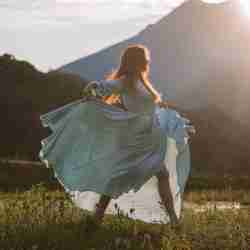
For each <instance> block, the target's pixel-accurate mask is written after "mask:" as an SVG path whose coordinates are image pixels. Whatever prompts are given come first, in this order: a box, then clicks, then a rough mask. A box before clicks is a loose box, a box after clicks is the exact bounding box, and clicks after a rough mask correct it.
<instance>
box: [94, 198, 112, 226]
mask: <svg viewBox="0 0 250 250" xmlns="http://www.w3.org/2000/svg"><path fill="white" fill-rule="evenodd" d="M110 200H111V197H109V196H107V195H104V194H103V195H102V196H101V197H100V200H99V202H98V203H97V204H96V210H95V217H96V219H97V221H98V222H100V223H101V222H102V220H103V217H104V213H105V210H106V208H107V207H108V205H109V202H110Z"/></svg>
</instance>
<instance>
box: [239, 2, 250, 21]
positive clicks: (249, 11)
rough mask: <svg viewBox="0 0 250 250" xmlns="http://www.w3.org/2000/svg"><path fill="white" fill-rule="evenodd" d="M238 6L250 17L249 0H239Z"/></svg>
mask: <svg viewBox="0 0 250 250" xmlns="http://www.w3.org/2000/svg"><path fill="white" fill-rule="evenodd" d="M240 4H241V7H242V10H243V12H244V13H245V14H246V15H247V16H249V17H250V1H249V0H240Z"/></svg>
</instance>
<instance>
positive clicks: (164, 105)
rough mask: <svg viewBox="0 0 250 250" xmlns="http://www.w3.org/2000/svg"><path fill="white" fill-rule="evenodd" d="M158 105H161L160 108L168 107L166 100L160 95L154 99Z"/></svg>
mask: <svg viewBox="0 0 250 250" xmlns="http://www.w3.org/2000/svg"><path fill="white" fill-rule="evenodd" d="M154 102H155V104H156V105H159V107H160V108H168V104H167V102H166V101H163V100H162V98H161V96H160V95H157V96H156V97H155V99H154Z"/></svg>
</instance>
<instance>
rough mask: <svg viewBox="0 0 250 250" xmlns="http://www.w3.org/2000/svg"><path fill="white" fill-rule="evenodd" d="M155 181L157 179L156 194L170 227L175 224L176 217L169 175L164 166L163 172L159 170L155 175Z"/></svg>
mask: <svg viewBox="0 0 250 250" xmlns="http://www.w3.org/2000/svg"><path fill="white" fill-rule="evenodd" d="M162 164H164V163H162ZM157 179H158V192H159V195H160V197H161V200H162V203H163V205H164V208H165V209H166V211H167V213H168V214H169V217H170V223H171V224H172V225H174V224H177V223H178V217H177V215H176V213H175V209H174V200H173V196H172V193H171V189H170V183H169V173H168V171H167V170H166V168H165V166H164V168H163V170H161V171H160V172H159V173H158V174H157Z"/></svg>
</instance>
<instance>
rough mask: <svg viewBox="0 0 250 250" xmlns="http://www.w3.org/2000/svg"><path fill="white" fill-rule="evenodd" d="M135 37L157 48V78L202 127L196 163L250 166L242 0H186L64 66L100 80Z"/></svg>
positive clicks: (218, 168) (249, 38)
mask: <svg viewBox="0 0 250 250" xmlns="http://www.w3.org/2000/svg"><path fill="white" fill-rule="evenodd" d="M134 43H141V44H144V45H146V46H147V47H148V48H149V49H150V51H151V61H152V63H151V80H152V82H153V83H154V85H155V86H156V87H157V88H158V89H159V90H160V91H161V92H163V93H165V94H166V96H167V97H168V99H169V100H171V101H172V102H175V103H176V104H177V105H179V107H181V108H182V109H184V110H186V112H187V114H188V116H189V118H190V119H191V120H192V122H193V124H194V126H195V127H196V129H197V135H196V136H195V137H194V138H193V139H192V149H193V154H192V157H193V165H194V166H195V168H196V169H203V170H207V171H209V170H210V172H214V173H215V174H216V173H218V172H222V173H223V172H226V169H227V170H228V169H231V170H232V171H233V170H234V171H236V172H237V171H240V169H241V168H243V169H247V168H249V165H250V160H249V155H250V147H249V145H248V142H249V141H250V117H249V107H250V98H249V96H250V70H249V68H250V56H249V53H248V52H249V51H250V18H249V17H247V16H246V15H244V14H243V12H242V7H241V5H240V1H238V0H231V1H227V2H224V3H220V4H208V3H205V2H202V1H200V0H190V1H186V2H185V3H184V4H182V5H181V6H180V7H178V8H176V9H175V10H174V11H172V12H171V13H170V14H168V15H167V16H165V17H163V18H162V19H160V20H159V21H158V22H156V23H155V24H151V25H148V26H147V27H146V28H145V29H144V30H142V31H141V32H139V33H138V34H136V35H135V36H133V37H131V38H129V39H127V40H125V41H121V42H119V43H117V44H114V45H112V46H110V47H108V48H105V49H103V50H101V51H97V52H96V53H94V54H92V55H89V56H87V57H84V58H80V59H78V60H76V61H74V62H72V63H70V64H67V65H65V66H63V67H61V68H60V69H59V71H62V72H69V73H72V74H77V75H80V76H81V77H84V78H85V79H88V80H100V79H102V78H103V77H104V75H105V74H107V73H109V72H110V71H111V70H112V69H113V68H116V67H117V66H118V63H119V59H120V54H121V52H122V51H123V50H124V49H125V48H126V47H127V46H128V45H129V44H134ZM237 173H239V172H237ZM237 173H236V174H237Z"/></svg>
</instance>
